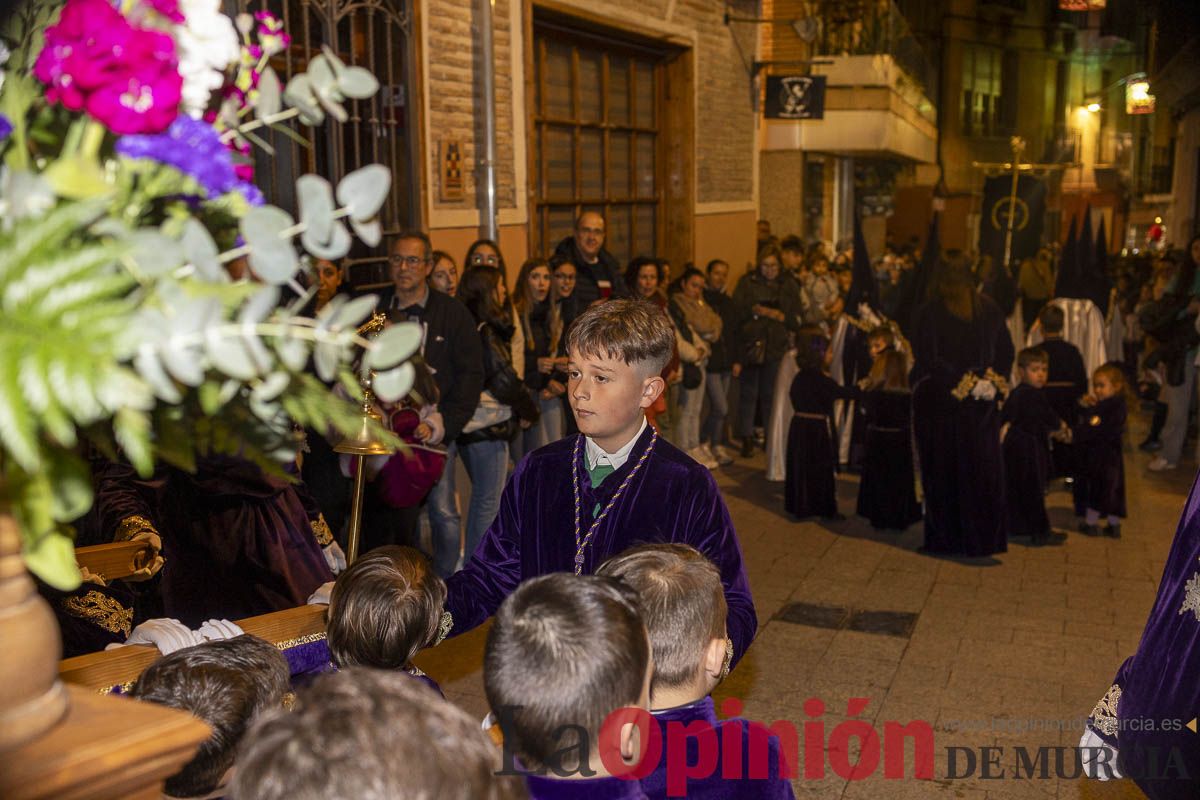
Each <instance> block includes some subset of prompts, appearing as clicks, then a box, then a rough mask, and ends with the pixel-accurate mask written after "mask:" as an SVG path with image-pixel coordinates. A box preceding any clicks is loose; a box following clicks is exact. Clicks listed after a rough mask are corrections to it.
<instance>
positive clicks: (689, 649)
mask: <svg viewBox="0 0 1200 800" xmlns="http://www.w3.org/2000/svg"><path fill="white" fill-rule="evenodd" d="M596 574H597V575H608V576H610V577H613V578H619V579H620V580H622V581H624V582H625V583H627V584H628V585H629V586H630V588H632V589H633V590H634V591H635V592H637V594H638V602H639V604H640V605H641V607H642V616H643V619H644V621H645V623H646V630H647V632H648V633H649V634H650V646H651V648H652V649H653V651H654V679H653V681H652V682H651V685H652V688H653V689H654V690H658V689H677V688H680V687H684V686H689V685H690V684H691V683H692V682H693V681H694V680H695V679H696V675H697V674H698V673H699V671H700V665H701V663H702V660H703V658H704V651H705V648H707V647H708V644H709V642H711V641H712V640H713V639H723V638H725V618H726V615H727V614H728V608H727V607H726V604H725V588H724V587H723V586H722V585H721V573H720V572H718V571H717V568H716V567H715V566H714V565H713V563H712V562H711V561H709V560H708V559H707V558H706V557H705V556H704V554H703V553H701V552H700V551H699V550H697V549H696V548H694V547H691V546H689V545H686V544H675V543H657V544H646V545H639V546H637V547H631V548H630V549H628V550H626V551H625V552H624V553H621V554H620V555H616V556H613V557H612V558H610V559H608V560H607V561H605V562H604V564H602V565H601V566H600V569H598V570H596Z"/></svg>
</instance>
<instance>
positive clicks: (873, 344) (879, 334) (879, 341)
mask: <svg viewBox="0 0 1200 800" xmlns="http://www.w3.org/2000/svg"><path fill="white" fill-rule="evenodd" d="M867 349H868V350H870V352H871V358H878V357H879V354H880V353H882V352H884V351H885V350H894V349H896V334H895V333H893V332H892V329H891V328H889V327H888V326H886V325H880V326H879V327H878V328H875V329H874V330H872V331H871V332H870V333H869V334H867Z"/></svg>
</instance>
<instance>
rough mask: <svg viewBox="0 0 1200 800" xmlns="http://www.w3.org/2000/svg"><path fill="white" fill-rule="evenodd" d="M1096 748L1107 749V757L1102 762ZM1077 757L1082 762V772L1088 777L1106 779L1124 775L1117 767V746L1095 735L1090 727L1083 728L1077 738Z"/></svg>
mask: <svg viewBox="0 0 1200 800" xmlns="http://www.w3.org/2000/svg"><path fill="white" fill-rule="evenodd" d="M1098 750H1106V751H1107V758H1105V759H1104V761H1103V763H1100V761H1101V759H1100V755H1099V753H1098V752H1097V751H1098ZM1079 757H1080V759H1081V760H1082V762H1083V771H1084V774H1086V775H1087V776H1088V777H1089V778H1093V779H1095V780H1098V781H1106V780H1108V779H1109V778H1124V777H1125V776H1124V775H1122V774H1121V770H1120V769H1118V768H1117V748H1115V747H1113V746H1112V745H1110V744H1109V743H1107V742H1106V741H1104V740H1103V739H1101V738H1100V737H1099V736H1097V735H1096V732H1095V731H1093V730H1092V729H1091V728H1088V729H1087V730H1085V731H1084V732H1083V736H1082V737H1080V739H1079Z"/></svg>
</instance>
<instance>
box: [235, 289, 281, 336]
mask: <svg viewBox="0 0 1200 800" xmlns="http://www.w3.org/2000/svg"><path fill="white" fill-rule="evenodd" d="M277 305H279V288H278V287H276V286H264V287H263V288H262V289H260V290H259V291H257V292H255V293H254V296H253V297H251V298H250V299H249V300H247V301H246V304H245V305H243V306H242V310H241V311H240V312H238V322H240V323H241V324H242V325H251V326H253V325H257V324H258V323H260V322H262V321H263V320H265V319H266V318H267V317H268V316H269V315H270V313H271V312H272V311H274V310H275V307H276V306H277Z"/></svg>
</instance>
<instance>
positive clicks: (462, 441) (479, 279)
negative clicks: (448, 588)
mask: <svg viewBox="0 0 1200 800" xmlns="http://www.w3.org/2000/svg"><path fill="white" fill-rule="evenodd" d="M458 299H459V300H460V301H461V302H462V304H463V305H465V306H466V307H467V310H468V311H470V312H471V315H472V316H473V317H474V318H475V322H476V326H477V329H478V330H479V337H480V339H481V340H482V345H483V387H484V392H483V394H482V395H481V396H480V399H479V406H478V407H477V408H476V411H475V415H474V416H473V417H472V418H471V421H470V422H468V423H467V425H466V427H464V428H463V432H462V434H460V435H459V437H458V439H457V440H455V445H456V447H457V449H458V453H459V455H460V456H461V458H462V461H463V466H464V467H466V470H467V475H468V476H469V477H470V479H471V501H470V505H469V506H468V510H467V531H466V543H465V548H464V551H463V563H464V564H465V563H466V562H467V561H470V560H471V556H472V555H473V554H474V552H475V547H476V545H478V544H479V540H480V539H481V538H483V534H484V531H486V530H487V528H488V526H489V525H491V524H492V520H493V519H495V518H496V513H497V511H499V509H500V493H501V492H502V491H503V490H504V481H505V479H506V478H507V477H508V443H509V441H510V440H511V439H512V438H513V436H515V435H516V433H517V430H518V428H527V427H529V426H530V425H532V424H533V423H535V422H537V420H538V408H537V405H536V404H535V403H534V401H533V397H532V396H531V395H530V394H529V390H528V389H526V388H525V384H524V383H523V382H522V381H521V378H520V376H519V375H518V374H517V373H516V371H515V370H514V369H513V365H512V358H511V357H510V356H509V347H510V344H509V343H510V341H511V339H512V335H513V325H512V321H511V314H510V312H509V311H508V309H507V307H506V303H505V301H506V299H507V289H506V287H505V285H504V275H503V273H501V272H500V270H498V269H496V268H495V267H487V266H484V267H478V266H477V267H470V268H468V269H467V271H466V272H464V273H463V277H462V282H461V283H460V284H459V286H458ZM447 479H450V480H451V481H452V480H453V475H452V472H451V471H450V470H446V474H445V475H444V476H443V478H442V480H447ZM451 491H453V489H452V488H451ZM430 521H431V522H432V523H433V524H434V528H435V530H438V529H439V524H438V523H439V521H435V520H433V519H431V520H430ZM446 527H447V528H450V526H446ZM454 530H457V528H454ZM441 538H443V537H439V536H435V541H434V550H435V552H434V558H435V561H436V563H437V565H438V567H439V573H442V572H444V571H445V570H444V567H445V564H446V563H447V561H448V559H447V558H446V555H447V554H446V553H444V552H439V549H440V548H445V547H447V546H448V545H449V542H445V541H438V539H441ZM454 545H457V537H455V539H454ZM455 552H457V548H456V549H455ZM450 571H453V570H450Z"/></svg>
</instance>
